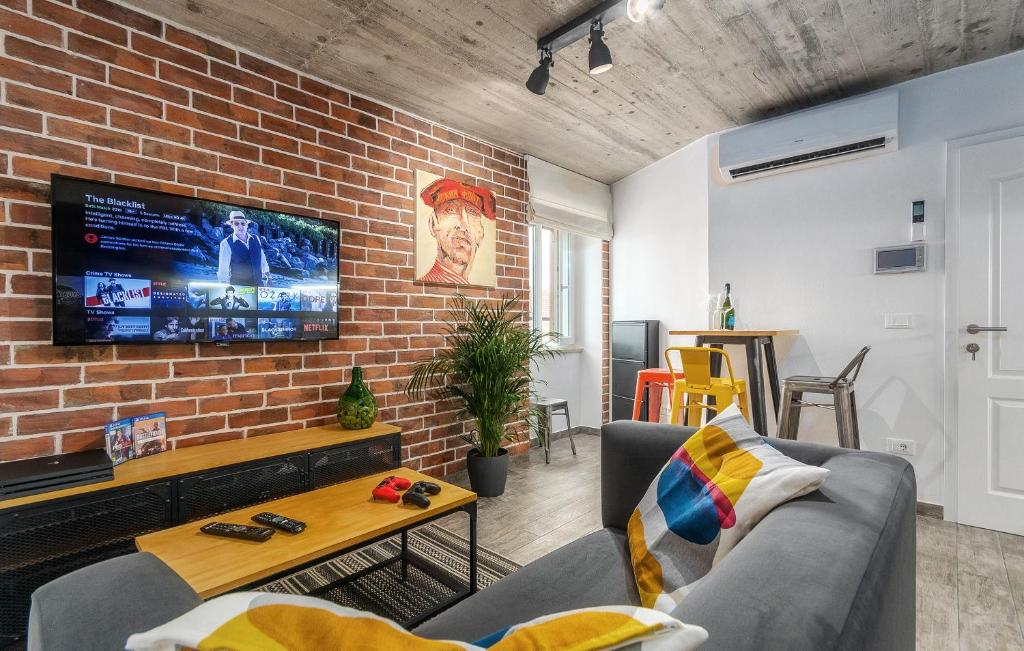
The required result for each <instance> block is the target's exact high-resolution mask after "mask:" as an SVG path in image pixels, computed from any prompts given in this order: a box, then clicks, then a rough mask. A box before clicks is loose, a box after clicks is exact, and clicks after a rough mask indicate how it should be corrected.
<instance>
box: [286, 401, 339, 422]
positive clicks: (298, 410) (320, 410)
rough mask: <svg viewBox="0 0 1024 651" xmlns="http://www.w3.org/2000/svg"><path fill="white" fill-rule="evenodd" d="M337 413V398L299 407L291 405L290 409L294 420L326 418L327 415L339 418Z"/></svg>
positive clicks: (290, 414)
mask: <svg viewBox="0 0 1024 651" xmlns="http://www.w3.org/2000/svg"><path fill="white" fill-rule="evenodd" d="M337 413H338V401H337V400H327V401H325V402H316V403H313V404H307V405H299V406H297V407H291V408H290V409H289V410H288V416H289V417H290V418H291V419H292V420H307V419H310V418H324V417H326V416H334V417H335V418H337Z"/></svg>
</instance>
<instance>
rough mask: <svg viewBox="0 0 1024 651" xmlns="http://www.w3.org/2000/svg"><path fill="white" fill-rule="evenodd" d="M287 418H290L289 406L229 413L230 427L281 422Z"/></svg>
mask: <svg viewBox="0 0 1024 651" xmlns="http://www.w3.org/2000/svg"><path fill="white" fill-rule="evenodd" d="M286 420H288V408H287V407H278V408H277V409H260V410H258V411H243V412H240V413H237V414H229V415H228V427H231V428H241V427H252V426H253V425H265V424H268V423H280V422H281V421H286Z"/></svg>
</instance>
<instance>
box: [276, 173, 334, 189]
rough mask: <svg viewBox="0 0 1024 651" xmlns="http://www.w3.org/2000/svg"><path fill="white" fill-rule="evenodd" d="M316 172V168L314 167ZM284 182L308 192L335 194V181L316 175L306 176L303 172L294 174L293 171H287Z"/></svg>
mask: <svg viewBox="0 0 1024 651" xmlns="http://www.w3.org/2000/svg"><path fill="white" fill-rule="evenodd" d="M313 171H314V172H315V171H316V169H315V168H314V170H313ZM284 184H285V185H288V186H291V187H295V188H301V189H303V190H306V191H308V192H319V193H321V194H334V183H332V182H330V181H325V180H323V179H320V178H317V177H315V176H304V175H302V174H293V173H292V172H285V175H284Z"/></svg>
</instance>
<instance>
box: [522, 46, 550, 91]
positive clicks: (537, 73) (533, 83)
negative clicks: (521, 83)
mask: <svg viewBox="0 0 1024 651" xmlns="http://www.w3.org/2000/svg"><path fill="white" fill-rule="evenodd" d="M554 64H555V62H554V59H553V58H552V56H551V50H550V49H546V48H545V49H543V50H541V51H540V63H538V64H537V67H536V68H534V69H533V72H531V73H530V78H529V79H527V80H526V87H527V88H529V89H530V92H531V93H533V94H534V95H543V94H544V92H545V91H546V90H547V89H548V80H549V79H550V78H551V66H553V65H554Z"/></svg>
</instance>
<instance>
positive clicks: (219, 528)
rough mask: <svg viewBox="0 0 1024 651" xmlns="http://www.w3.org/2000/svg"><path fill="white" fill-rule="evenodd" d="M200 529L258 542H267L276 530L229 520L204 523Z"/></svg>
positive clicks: (227, 536) (205, 531)
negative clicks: (234, 522)
mask: <svg viewBox="0 0 1024 651" xmlns="http://www.w3.org/2000/svg"><path fill="white" fill-rule="evenodd" d="M199 530H200V531H202V532H203V533H208V534H210V535H211V536H224V537H225V538H239V539H241V540H254V541H256V542H266V541H267V540H269V539H270V537H271V536H273V535H274V530H273V529H271V528H270V527H250V526H249V525H246V524H231V523H229V522H211V523H210V524H204V525H203V526H202V527H200V528H199Z"/></svg>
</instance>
